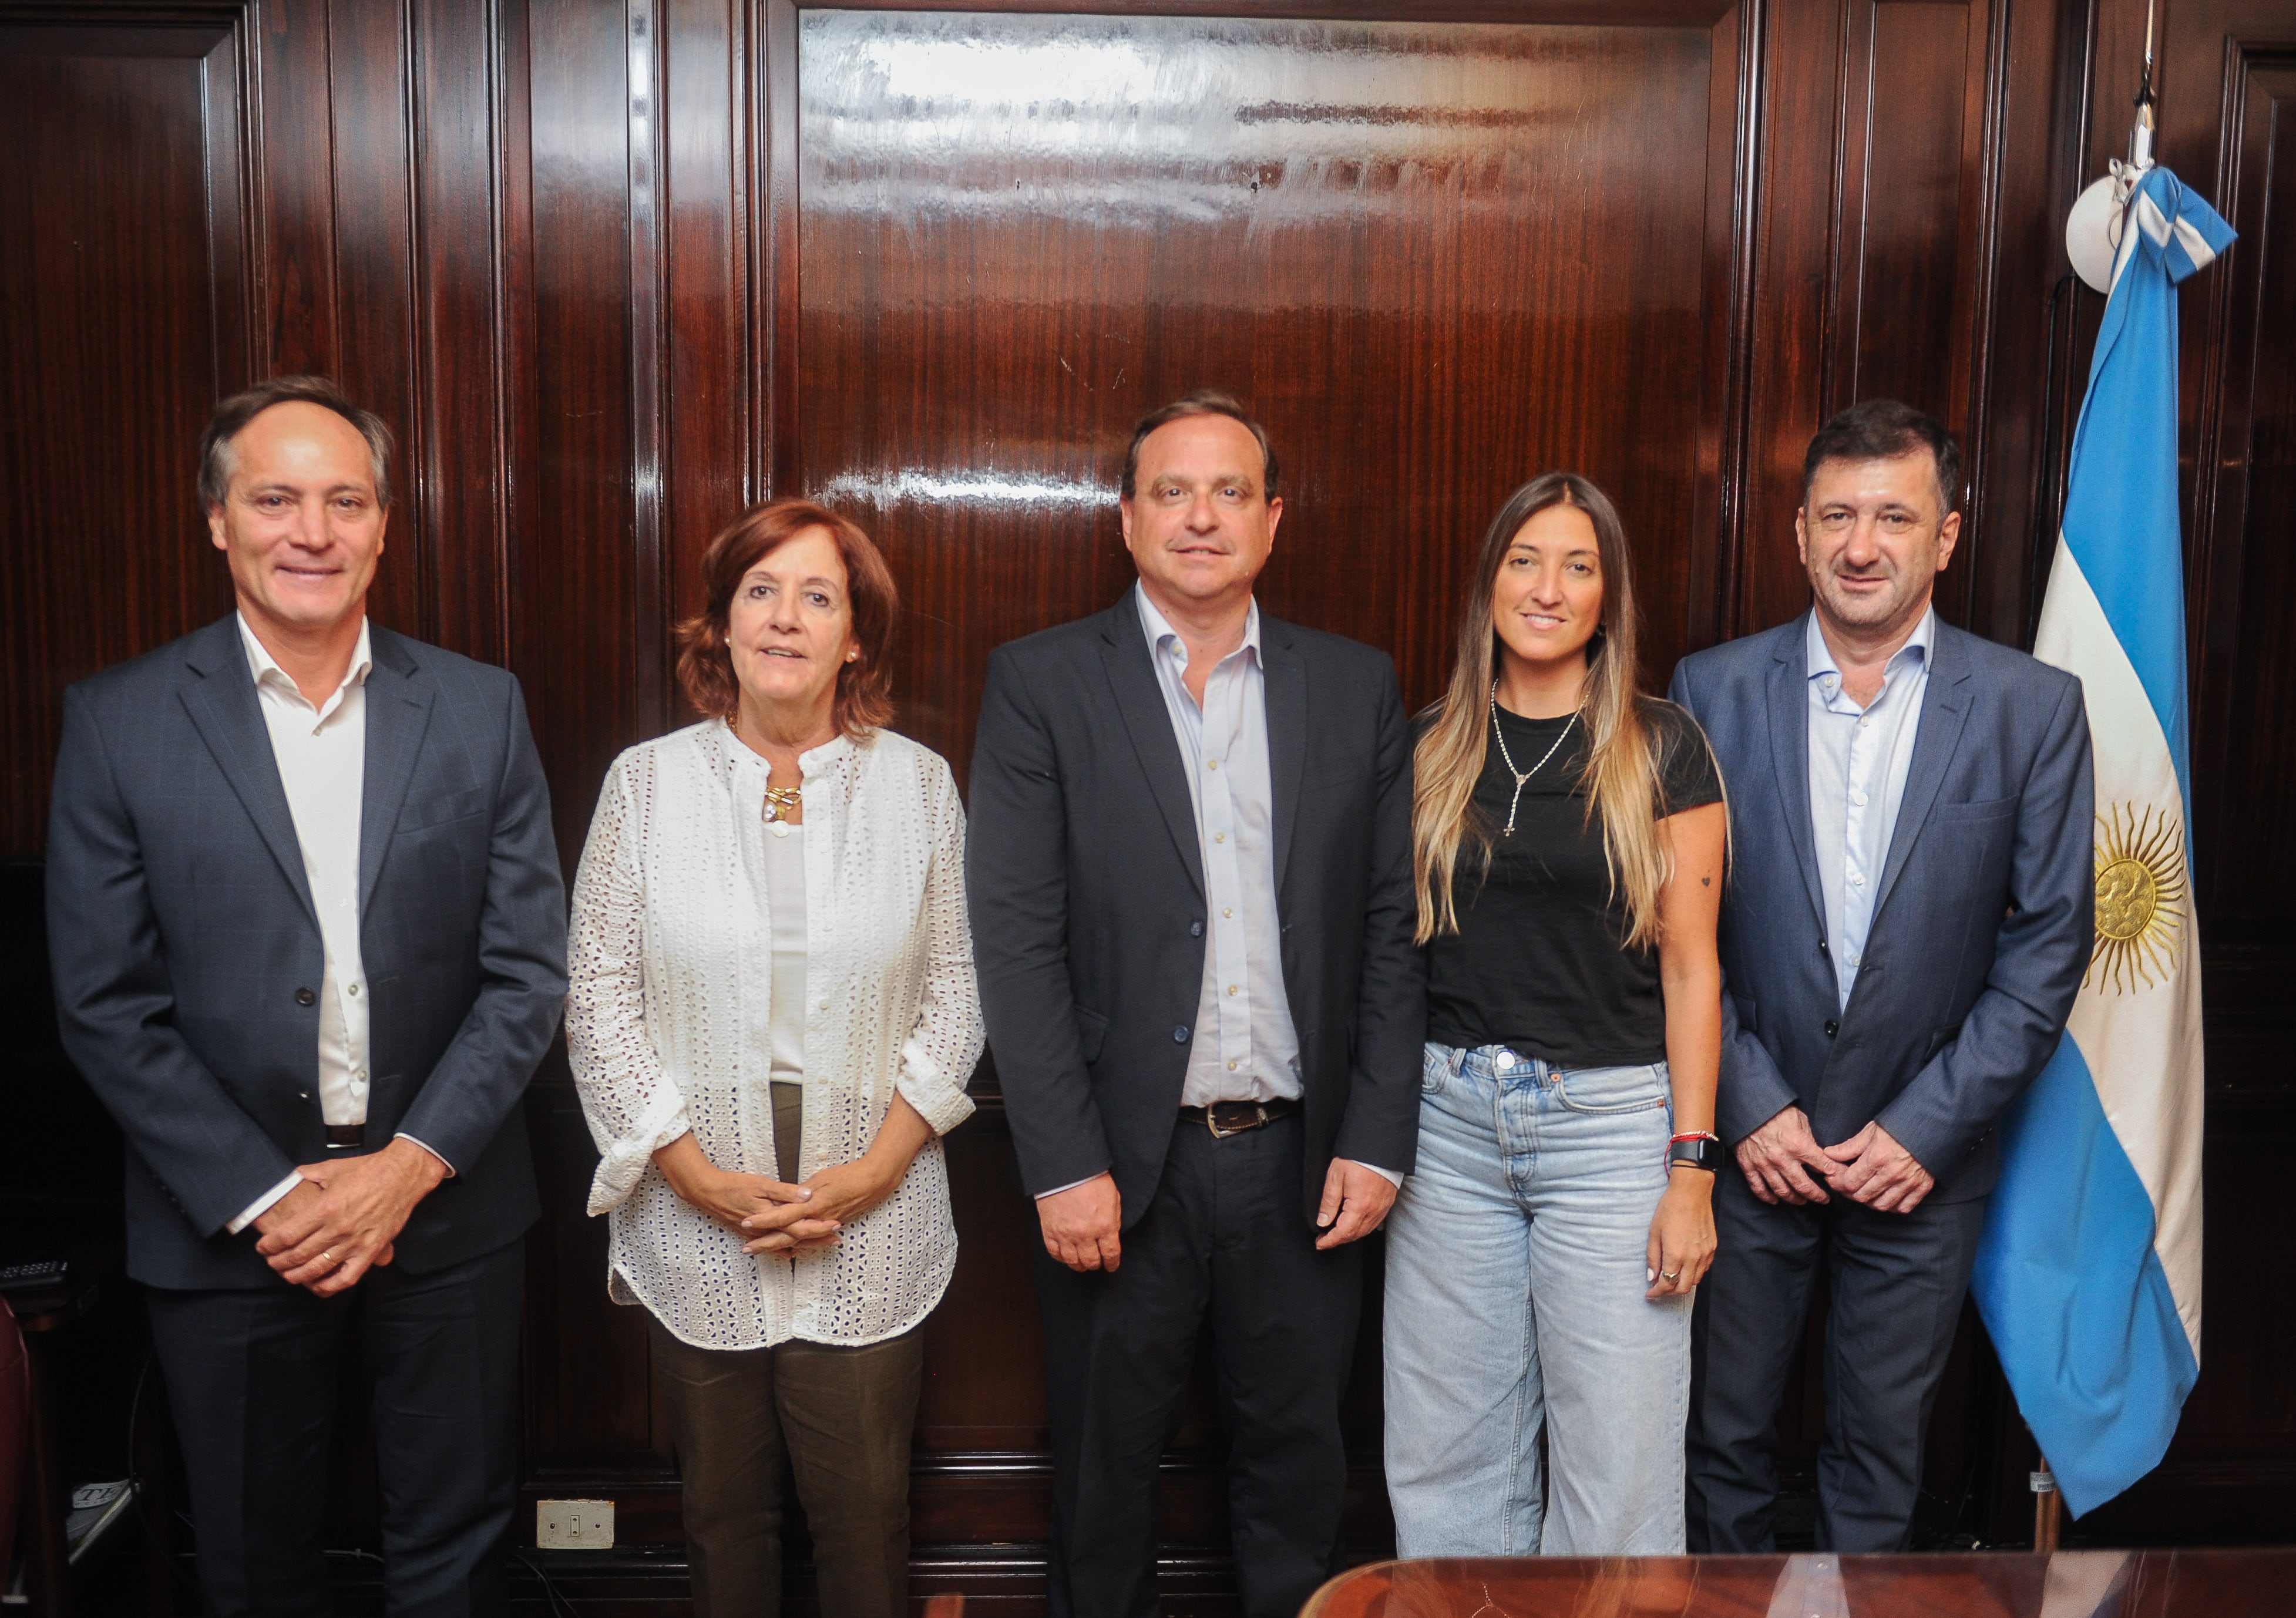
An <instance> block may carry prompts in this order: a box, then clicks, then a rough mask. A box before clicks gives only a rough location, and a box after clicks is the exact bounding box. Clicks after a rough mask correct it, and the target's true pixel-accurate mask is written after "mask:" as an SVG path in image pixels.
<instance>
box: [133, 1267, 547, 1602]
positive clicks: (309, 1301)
mask: <svg viewBox="0 0 2296 1618" xmlns="http://www.w3.org/2000/svg"><path fill="white" fill-rule="evenodd" d="M524 1274H525V1252H524V1246H523V1244H522V1243H520V1242H511V1243H509V1244H507V1245H506V1246H502V1247H498V1248H496V1250H495V1251H494V1252H492V1253H488V1254H481V1255H480V1256H479V1257H477V1258H473V1259H466V1260H464V1261H463V1263H459V1264H453V1265H449V1266H447V1268H445V1269H443V1270H433V1271H426V1272H424V1273H421V1274H414V1273H411V1272H409V1271H406V1270H405V1269H404V1268H402V1267H401V1266H399V1265H397V1264H389V1265H384V1266H382V1267H381V1268H379V1269H374V1270H370V1271H367V1273H366V1275H365V1278H364V1279H361V1280H360V1282H359V1283H358V1285H357V1286H356V1287H352V1288H351V1289H350V1290H349V1291H348V1292H346V1293H343V1294H340V1295H338V1296H335V1297H332V1298H319V1297H314V1296H313V1295H311V1294H309V1293H307V1292H306V1291H304V1290H303V1289H302V1288H301V1287H290V1286H288V1285H287V1284H286V1283H284V1282H281V1283H280V1284H279V1285H277V1286H275V1287H265V1288H261V1289H259V1290H252V1291H227V1292H226V1291H212V1292H176V1291H168V1290H166V1289H163V1288H160V1287H147V1288H146V1289H145V1292H144V1296H145V1298H146V1300H147V1301H148V1303H149V1305H150V1309H151V1312H152V1339H153V1342H154V1344H155V1345H156V1346H157V1348H158V1351H159V1356H160V1370H161V1372H162V1373H163V1374H164V1375H165V1376H166V1377H167V1382H168V1403H169V1404H170V1405H171V1406H172V1407H173V1409H174V1410H175V1415H176V1434H177V1436H178V1437H179V1438H180V1439H181V1440H182V1442H183V1446H184V1469H185V1471H186V1472H187V1474H188V1475H189V1480H190V1484H191V1504H192V1518H193V1530H194V1532H195V1534H196V1538H197V1542H198V1547H199V1565H200V1587H201V1592H202V1593H203V1594H204V1596H205V1597H206V1606H207V1611H208V1612H209V1614H212V1615H213V1618H239V1615H240V1614H283V1615H285V1618H311V1615H312V1614H323V1613H325V1612H327V1611H328V1610H329V1607H330V1603H329V1600H328V1596H327V1566H326V1558H325V1556H324V1552H323V1550H322V1548H321V1546H320V1518H321V1514H322V1512H323V1511H324V1508H325V1504H326V1496H327V1440H328V1434H329V1431H330V1429H331V1427H332V1424H333V1420H334V1413H335V1400H336V1393H337V1389H338V1386H339V1385H340V1356H341V1354H342V1353H343V1352H344V1351H345V1349H346V1347H347V1346H351V1345H356V1348H357V1352H358V1354H359V1358H360V1361H361V1363H362V1366H363V1369H364V1370H365V1379H366V1382H367V1385H368V1386H369V1388H370V1389H371V1394H370V1400H369V1410H370V1412H371V1418H372V1422H373V1429H374V1453H375V1464H376V1470H377V1472H378V1473H379V1474H380V1475H381V1492H382V1564H383V1568H382V1587H383V1610H384V1611H385V1612H386V1613H389V1614H391V1618H413V1615H414V1614H438V1615H439V1618H461V1615H463V1614H498V1613H501V1612H503V1611H504V1578H503V1575H504V1566H503V1557H504V1535H505V1534H506V1533H507V1532H508V1531H509V1528H510V1523H511V1510H512V1496H513V1491H514V1490H515V1486H516V1483H517V1456H518V1425H517V1424H518V1410H519V1404H518V1331H519V1294H520V1290H521V1282H522V1279H523V1278H524Z"/></svg>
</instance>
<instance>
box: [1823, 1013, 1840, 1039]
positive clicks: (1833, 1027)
mask: <svg viewBox="0 0 2296 1618" xmlns="http://www.w3.org/2000/svg"><path fill="white" fill-rule="evenodd" d="M1839 1033H1841V1024H1840V1023H1837V1022H1835V1021H1834V1020H1833V1018H1832V1017H1827V1018H1826V1019H1825V1037H1826V1038H1828V1039H1832V1038H1833V1036H1834V1035H1835V1034H1839Z"/></svg>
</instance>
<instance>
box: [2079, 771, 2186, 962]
mask: <svg viewBox="0 0 2296 1618" xmlns="http://www.w3.org/2000/svg"><path fill="white" fill-rule="evenodd" d="M2184 906H2185V829H2184V828H2183V826H2181V825H2179V824H2178V823H2177V821H2175V820H2173V819H2172V818H2170V816H2169V813H2168V812H2167V811H2166V810H2162V809H2159V808H2156V807H2154V806H2153V805H2149V804H2148V805H2144V806H2142V807H2141V808H2140V807H2139V806H2138V805H2134V804H2115V805H2112V810H2111V812H2110V813H2107V814H2100V815H2098V816H2097V817H2096V947H2095V949H2094V950H2093V951H2091V952H2090V954H2089V958H2088V967H2089V969H2088V973H2087V978H2093V979H2095V982H2096V985H2097V986H2098V987H2099V988H2100V989H2110V990H2111V991H2112V992H2113V993H2128V992H2130V991H2133V990H2134V989H2135V988H2136V986H2137V985H2139V984H2140V983H2141V984H2142V985H2144V987H2146V988H2148V989H2149V988H2151V987H2153V985H2155V984H2159V983H2165V982H2166V981H2168V977H2169V972H2170V970H2171V969H2172V968H2174V967H2175V965H2176V960H2177V945H2178V944H2179V943H2180V942H2181V938H2182V935H2183V932H2184V926H2185V919H2184ZM2084 981H2087V980H2086V979H2085V980H2084Z"/></svg>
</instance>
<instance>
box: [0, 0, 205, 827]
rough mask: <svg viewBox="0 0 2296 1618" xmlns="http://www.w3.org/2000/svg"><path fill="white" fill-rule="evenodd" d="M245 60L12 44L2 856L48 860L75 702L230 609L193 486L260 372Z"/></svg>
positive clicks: (1, 166)
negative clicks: (53, 802) (245, 157)
mask: <svg viewBox="0 0 2296 1618" xmlns="http://www.w3.org/2000/svg"><path fill="white" fill-rule="evenodd" d="M240 43H241V42H240V38H239V35H238V32H237V29H236V28H235V27H234V24H233V22H232V20H230V19H229V18H228V17H225V18H219V19H217V20H213V21H210V22H209V23H207V24H204V25H201V26H197V27H173V28H164V29H132V28H83V29H62V28H49V29H41V28H0V151H5V152H6V153H7V154H8V156H7V159H6V160H5V161H4V162H0V218H5V219H6V220H8V221H9V222H10V224H9V227H8V228H7V229H5V230H4V231H0V286H4V288H5V294H4V296H0V355H5V356H6V358H5V362H4V364H0V412H4V422H5V426H4V429H0V533H4V535H5V536H6V538H5V543H0V599H4V601H5V603H6V607H5V613H6V622H5V625H4V627H0V648H4V650H0V715H4V718H0V723H4V724H5V727H6V753H5V764H4V772H0V848H4V849H5V850H6V851H7V852H8V853H10V854H18V855H21V854H37V852H38V851H39V850H40V848H41V847H42V846H43V845H44V844H45V841H46V833H47V819H48V784H49V781H50V780H51V778H52V775H53V765H54V759H55V749H56V741H57V738H58V735H59V732H60V729H61V708H60V706H59V705H60V699H61V695H62V692H63V688H64V687H65V686H66V685H68V684H70V682H72V681H74V680H78V679H80V678H82V677H83V676H85V675H87V674H93V673H94V672H95V671H96V670H97V669H99V668H102V667H104V666H107V665H109V664H112V663H116V662H119V661H120V660H122V659H124V658H130V657H133V656H135V655H136V654H137V653H139V652H142V651H144V650H149V649H150V648H152V647H153V646H157V645H159V644H160V643H161V642H162V641H168V640H171V639H173V638H174V637H175V636H176V635H179V634H182V633H184V632H185V631H187V630H189V629H192V628H193V627H195V626H196V625H201V624H203V623H206V622H208V621H209V619H211V618H214V617H217V616H218V615H219V614H221V613H222V612H224V611H225V610H227V609H228V608H229V606H230V603H231V586H230V581H229V579H228V577H227V576H225V572H224V568H223V566H222V562H221V560H220V559H219V558H217V555H216V553H215V552H214V551H213V550H212V549H211V548H210V546H209V543H208V535H207V525H206V523H205V521H204V520H203V519H202V518H201V513H200V509H199V502H198V499H197V497H196V495H195V494H194V493H193V483H194V479H195V478H196V477H197V475H198V466H197V462H198V442H199V434H200V429H201V427H203V426H204V425H205V424H206V421H207V415H208V412H209V409H210V408H211V407H212V406H213V404H214V402H215V399H216V396H217V393H218V392H219V391H225V392H227V391H229V390H230V389H231V388H234V387H236V386H238V385H239V384H240V382H241V380H242V379H243V378H244V377H245V376H246V375H247V374H248V367H249V355H248V353H247V351H246V340H247V315H248V310H249V307H250V297H249V289H248V287H247V285H246V282H245V275H246V267H245V266H246V258H245V254H244V242H245V237H246V233H247V218H246V211H245V208H244V206H243V201H242V192H241V190H240V185H239V182H240V175H241V169H240V160H241V155H242V151H243V145H242V140H241V129H240V110H241V103H240V99H239V92H240V88H241V82H242V81H241V78H240V75H239V70H238V69H239V50H240ZM128 309H133V310H135V311H136V318H135V319H134V320H133V321H123V320H121V319H119V312H120V311H123V310H128Z"/></svg>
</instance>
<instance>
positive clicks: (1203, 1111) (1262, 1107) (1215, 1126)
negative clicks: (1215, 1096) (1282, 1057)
mask: <svg viewBox="0 0 2296 1618" xmlns="http://www.w3.org/2000/svg"><path fill="white" fill-rule="evenodd" d="M1299 1110H1300V1103H1299V1102H1297V1101H1293V1100H1283V1099H1279V1100H1274V1101H1215V1102H1213V1103H1212V1104H1211V1105H1210V1107H1182V1108H1180V1117H1181V1119H1182V1120H1183V1121H1184V1122H1185V1123H1189V1124H1203V1125H1204V1126H1205V1127H1206V1128H1208V1129H1210V1131H1211V1132H1212V1139H1213V1140H1226V1139H1227V1138H1228V1137H1229V1136H1230V1135H1240V1134H1242V1133H1243V1132H1244V1131H1246V1130H1248V1129H1259V1128H1260V1127H1261V1126H1262V1125H1264V1124H1273V1123H1275V1120H1276V1119H1278V1118H1288V1117H1290V1116H1291V1115H1292V1114H1293V1113H1295V1112H1298V1111H1299Z"/></svg>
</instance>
